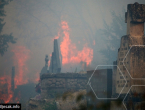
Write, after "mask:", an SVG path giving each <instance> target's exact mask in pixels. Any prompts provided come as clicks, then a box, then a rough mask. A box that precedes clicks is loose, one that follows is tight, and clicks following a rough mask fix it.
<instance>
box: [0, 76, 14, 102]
mask: <svg viewBox="0 0 145 110" xmlns="http://www.w3.org/2000/svg"><path fill="white" fill-rule="evenodd" d="M0 86H1V87H0V96H1V97H0V100H1V101H4V103H9V102H10V101H12V97H13V92H12V91H11V78H10V77H9V76H2V77H0Z"/></svg>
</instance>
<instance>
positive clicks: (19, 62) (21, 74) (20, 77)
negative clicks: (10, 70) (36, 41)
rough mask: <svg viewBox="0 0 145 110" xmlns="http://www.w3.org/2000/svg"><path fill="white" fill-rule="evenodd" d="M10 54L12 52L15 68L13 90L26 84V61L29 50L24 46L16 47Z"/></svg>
mask: <svg viewBox="0 0 145 110" xmlns="http://www.w3.org/2000/svg"><path fill="white" fill-rule="evenodd" d="M12 52H14V57H13V58H14V65H15V66H16V67H17V70H18V71H16V75H15V88H17V85H22V84H26V83H27V82H28V77H27V76H26V74H27V73H28V68H27V65H26V61H27V60H28V59H29V54H30V50H29V49H27V48H26V47H24V46H16V47H15V48H14V49H13V50H12Z"/></svg>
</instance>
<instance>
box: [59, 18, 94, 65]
mask: <svg viewBox="0 0 145 110" xmlns="http://www.w3.org/2000/svg"><path fill="white" fill-rule="evenodd" d="M61 29H62V33H63V41H62V42H61V44H60V50H61V54H62V65H66V64H68V63H74V64H76V63H77V64H78V63H80V62H81V61H83V62H86V64H87V66H88V65H89V64H90V63H91V61H92V59H93V49H91V48H89V47H88V45H87V43H86V44H85V45H84V47H83V49H82V50H81V51H78V50H77V47H76V45H75V44H74V43H72V42H71V39H70V37H69V36H70V35H69V30H70V29H69V26H68V23H67V22H66V21H62V22H61Z"/></svg>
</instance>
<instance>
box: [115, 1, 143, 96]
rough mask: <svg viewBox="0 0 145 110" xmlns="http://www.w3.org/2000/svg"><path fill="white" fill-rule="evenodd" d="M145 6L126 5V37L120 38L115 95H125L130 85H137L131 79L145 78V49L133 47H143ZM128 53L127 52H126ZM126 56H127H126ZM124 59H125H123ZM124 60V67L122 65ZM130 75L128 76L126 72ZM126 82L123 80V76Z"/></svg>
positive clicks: (136, 82) (136, 4)
mask: <svg viewBox="0 0 145 110" xmlns="http://www.w3.org/2000/svg"><path fill="white" fill-rule="evenodd" d="M144 7H145V5H143V4H138V3H137V2H136V3H134V4H128V6H127V12H126V13H125V22H126V23H127V35H125V36H122V37H121V43H120V48H119V49H118V59H117V65H118V67H119V68H120V70H121V71H120V70H119V69H117V73H116V93H120V92H121V90H122V88H123V87H124V86H125V87H124V89H123V91H122V93H127V92H128V90H129V88H130V86H131V85H135V84H136V85H137V84H139V82H138V81H135V80H133V79H131V77H130V75H131V76H132V77H133V78H143V77H144V78H145V73H144V67H145V60H144V59H145V53H144V51H145V47H143V46H134V45H145V40H144V22H145V8H144ZM128 51H129V52H128ZM127 52H128V54H127ZM126 54H127V56H126ZM124 58H125V59H124ZM123 60H124V65H125V66H124V65H123ZM127 70H128V72H129V73H130V75H129V74H128V72H127ZM122 74H123V75H124V77H125V79H126V80H127V84H126V85H125V83H126V81H125V80H124V78H123V75H122Z"/></svg>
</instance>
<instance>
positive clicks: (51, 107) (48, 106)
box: [43, 101, 57, 110]
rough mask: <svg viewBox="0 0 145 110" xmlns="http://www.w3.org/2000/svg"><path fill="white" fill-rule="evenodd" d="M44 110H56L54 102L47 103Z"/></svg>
mask: <svg viewBox="0 0 145 110" xmlns="http://www.w3.org/2000/svg"><path fill="white" fill-rule="evenodd" d="M43 109H44V110H57V105H56V102H55V101H53V102H48V103H46V104H45V105H44V107H43Z"/></svg>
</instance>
